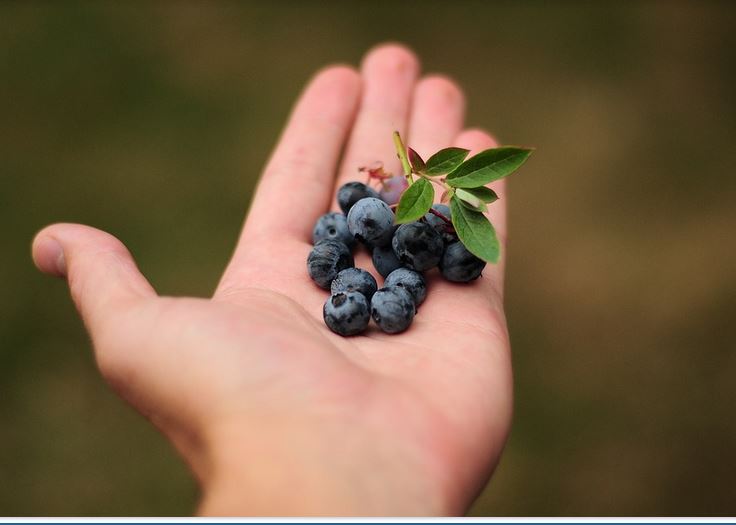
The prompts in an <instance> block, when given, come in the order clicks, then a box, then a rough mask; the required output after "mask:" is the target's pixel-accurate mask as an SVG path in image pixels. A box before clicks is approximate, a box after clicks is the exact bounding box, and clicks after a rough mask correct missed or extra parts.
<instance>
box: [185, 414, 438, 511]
mask: <svg viewBox="0 0 736 525" xmlns="http://www.w3.org/2000/svg"><path fill="white" fill-rule="evenodd" d="M314 428H315V425H304V427H299V426H293V427H291V428H275V427H273V426H271V425H258V426H253V427H250V429H249V430H250V431H246V430H245V429H242V428H240V427H238V426H223V427H219V428H218V429H217V431H216V432H214V433H213V438H212V441H211V446H210V447H209V450H210V451H211V454H210V455H209V457H210V460H209V467H208V469H207V475H206V476H204V477H203V478H202V491H203V495H202V501H201V504H200V508H199V514H200V515H220V516H235V515H255V516H268V515H271V516H272V515H281V516H324V515H333V516H356V515H357V516H366V515H436V514H447V513H448V512H447V511H448V509H447V507H446V506H445V505H444V500H443V498H442V495H441V494H438V493H437V491H434V490H433V487H431V486H430V480H431V479H432V478H433V477H432V476H429V475H424V476H423V475H418V474H419V472H420V470H419V469H417V465H416V464H415V462H414V459H413V458H411V457H408V454H401V453H399V451H398V450H395V449H394V448H393V447H392V446H391V443H386V444H385V445H383V446H382V445H381V444H379V443H376V442H375V441H374V442H372V443H370V444H368V445H367V444H365V443H356V442H355V441H356V440H355V438H352V437H351V438H348V437H347V436H354V435H355V434H356V433H355V432H346V431H345V430H344V429H340V428H334V429H333V430H332V431H327V430H326V429H325V425H321V426H319V428H320V431H319V433H318V434H317V433H315V432H314V430H313V429H314ZM361 439H366V440H367V439H370V436H368V435H366V436H365V437H362V438H361ZM367 450H370V451H371V457H366V456H365V451H367ZM374 451H375V453H374Z"/></svg>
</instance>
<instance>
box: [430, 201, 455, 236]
mask: <svg viewBox="0 0 736 525" xmlns="http://www.w3.org/2000/svg"><path fill="white" fill-rule="evenodd" d="M432 209H434V210H436V211H438V212H440V213H441V214H442V215H444V216H445V217H447V218H448V219H452V214H451V213H450V207H449V206H447V205H445V204H433V205H432ZM424 222H426V223H427V224H429V225H430V226H432V227H433V228H434V229H435V230H437V233H439V234H440V235H442V239H443V240H444V241H445V242H446V243H449V242H454V241H456V240H457V237H456V236H455V234H454V232H452V226H451V225H449V224H447V223H446V222H445V221H444V220H443V219H441V218H440V217H437V215H435V214H434V213H430V212H427V213H426V214H425V215H424Z"/></svg>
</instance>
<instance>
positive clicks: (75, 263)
mask: <svg viewBox="0 0 736 525" xmlns="http://www.w3.org/2000/svg"><path fill="white" fill-rule="evenodd" d="M418 69H419V67H418V63H417V60H416V58H415V57H414V56H413V55H412V54H411V53H410V52H409V51H408V50H406V49H405V48H403V47H400V46H396V45H384V46H381V47H378V48H376V49H374V50H373V51H372V52H370V53H369V54H368V55H367V56H366V58H365V59H364V62H363V66H362V70H361V72H360V73H357V72H355V71H354V70H352V69H351V68H348V67H344V66H335V67H331V68H328V69H326V70H324V71H322V72H320V73H319V74H318V75H316V76H315V78H314V79H313V80H312V81H311V83H310V84H309V86H308V87H307V88H306V89H305V91H304V93H303V94H302V96H301V98H300V100H299V102H298V103H297V105H296V107H295V109H294V111H293V114H292V116H291V118H290V121H289V123H288V125H287V127H286V129H285V131H284V134H283V136H282V137H281V140H280V142H279V144H278V146H277V148H276V150H275V152H274V154H273V156H272V158H271V160H270V161H269V163H268V166H267V167H266V169H265V172H264V175H263V177H262V180H261V182H260V185H259V187H258V191H257V194H256V197H255V199H254V201H253V204H252V206H251V210H250V213H249V216H248V219H247V221H246V223H245V226H244V228H243V232H242V234H241V238H240V240H239V242H238V245H237V247H236V249H235V252H234V254H233V257H232V260H231V262H230V264H229V265H228V268H227V269H226V271H225V273H224V275H223V277H222V280H221V282H220V285H219V286H218V289H217V291H216V292H215V294H214V296H213V298H212V299H208V300H205V299H195V298H166V297H158V296H157V295H156V294H155V292H154V291H153V289H152V288H151V286H150V285H149V284H148V283H147V281H146V280H145V278H144V277H143V276H142V275H141V274H140V273H139V272H138V270H137V268H136V266H135V263H134V262H133V260H132V258H131V256H130V254H129V253H128V251H127V250H126V249H125V247H124V246H123V245H122V244H121V243H120V242H119V241H117V240H116V239H115V238H113V237H112V236H110V235H108V234H106V233H103V232H101V231H99V230H95V229H92V228H89V227H86V226H80V225H70V224H57V225H54V226H50V227H48V228H46V229H44V230H43V231H42V232H40V233H39V234H38V236H37V237H36V240H35V241H34V259H35V261H36V264H37V265H38V266H39V268H41V269H42V270H44V271H47V272H49V273H56V274H59V275H65V276H67V278H68V280H69V285H70V288H71V292H72V296H73V298H74V300H75V302H76V304H77V306H78V308H79V310H80V313H81V315H82V317H83V318H84V320H85V323H86V325H87V327H88V329H89V331H90V333H91V335H92V338H93V342H94V346H95V353H96V357H97V361H98V364H99V367H100V369H101V371H102V373H103V374H104V375H105V377H106V378H107V379H108V381H109V382H110V383H111V384H112V386H113V387H114V388H115V389H116V391H118V392H119V393H120V394H121V395H122V396H123V397H124V398H126V399H127V400H128V401H130V402H131V403H132V404H133V405H134V406H135V407H136V408H138V409H139V410H140V411H141V412H142V413H143V414H144V415H146V416H147V417H148V418H149V419H151V421H153V422H154V423H155V424H156V425H157V426H158V427H159V428H160V429H161V430H162V431H163V432H164V434H165V435H167V436H168V437H169V438H170V439H171V440H172V441H173V443H174V444H175V445H176V447H177V448H178V449H179V451H180V452H181V453H182V455H183V456H184V458H185V459H186V460H187V461H188V463H189V464H190V465H191V466H192V468H193V470H194V472H195V474H196V475H197V477H198V478H199V479H200V481H201V483H202V486H203V489H204V493H205V497H204V502H203V506H202V508H201V511H202V512H204V513H217V514H246V513H247V514H343V515H346V514H460V513H463V512H464V511H465V510H466V509H467V506H468V505H469V503H470V502H471V501H472V499H473V497H474V496H475V495H476V494H477V492H478V491H479V490H480V488H482V486H483V483H484V481H485V480H486V479H487V477H488V476H489V475H490V473H491V471H492V468H493V467H494V466H495V464H496V462H497V460H498V457H499V455H500V452H501V449H502V447H503V444H504V441H505V439H506V435H507V432H508V428H509V422H510V416H511V401H512V394H511V389H512V387H511V366H510V355H509V345H508V336H507V332H506V323H505V319H504V314H503V304H502V292H503V290H502V288H503V261H502V262H501V263H500V264H499V265H496V266H490V265H489V266H488V267H487V268H486V270H485V271H484V274H483V276H482V278H480V279H479V280H477V281H475V282H473V283H472V284H469V285H458V284H452V283H448V282H446V281H444V280H442V279H440V278H437V276H436V275H434V274H433V273H432V272H430V273H429V274H428V276H427V278H428V287H429V294H428V297H427V300H426V302H425V303H423V304H422V306H421V308H420V311H419V313H418V315H417V316H416V318H415V319H414V323H413V324H412V326H411V328H410V329H409V330H408V331H406V332H404V333H402V334H399V335H386V334H383V333H381V332H380V331H378V330H377V328H375V327H374V326H371V327H370V328H369V330H368V331H367V332H365V333H364V335H361V336H357V337H351V338H343V337H340V336H337V335H335V334H333V333H332V332H330V331H329V329H328V328H327V327H326V326H325V325H324V322H323V321H322V305H323V304H324V302H325V300H326V298H327V293H326V292H325V291H324V290H321V289H319V288H318V287H317V286H316V285H314V283H313V282H312V281H311V280H310V279H309V277H308V276H307V272H306V265H305V261H306V257H307V255H308V253H309V250H310V248H311V244H310V233H311V228H312V226H313V224H314V222H315V221H316V219H317V217H318V216H319V215H321V214H322V213H324V212H325V211H327V210H328V208H330V206H332V207H334V206H335V205H334V202H333V200H332V199H333V196H334V194H335V190H336V188H337V187H339V186H340V185H341V184H343V183H344V182H346V181H348V180H352V179H355V178H356V176H357V175H358V172H357V168H358V167H359V166H362V165H367V164H370V163H372V162H374V161H376V160H381V161H383V162H384V165H385V167H386V168H387V169H388V170H390V171H394V172H398V171H399V169H400V168H399V166H398V161H397V159H396V156H395V153H394V152H393V144H392V141H391V132H392V131H393V130H394V129H398V130H399V131H401V132H402V134H403V135H404V136H405V137H407V143H408V144H409V145H411V146H412V147H413V148H414V149H416V150H417V151H418V152H419V153H420V154H422V155H427V154H431V153H433V152H434V151H436V150H438V149H440V148H442V147H447V146H450V145H456V146H461V147H465V148H467V149H471V150H472V151H478V150H482V149H486V148H488V147H492V146H493V145H494V142H493V140H492V139H491V138H490V136H488V135H487V134H486V133H484V132H482V131H478V130H465V131H463V129H462V126H463V110H464V108H463V97H462V93H461V92H460V90H459V89H458V88H457V87H456V86H455V85H454V84H453V83H452V82H451V81H449V80H447V79H445V78H443V77H439V76H428V77H425V78H424V79H422V80H420V81H417V77H418ZM343 148H345V149H344V155H343V156H342V163H341V167H340V168H339V169H338V160H339V158H340V153H341V151H343ZM335 173H337V177H336V176H335ZM494 189H495V190H496V192H497V193H499V195H500V196H501V199H500V200H499V201H498V202H496V203H494V204H493V205H492V207H491V208H492V210H493V211H492V213H491V219H492V221H493V222H494V225H495V226H496V228H497V230H498V231H499V235H500V237H501V239H502V240H503V239H504V237H505V209H504V206H505V199H504V195H503V185H502V184H497V185H494ZM356 266H358V267H362V268H366V269H369V270H372V265H371V264H370V258H369V256H368V255H367V254H366V253H358V254H357V256H356ZM379 282H380V281H379ZM284 484H288V485H287V486H285V485H284ZM284 491H288V492H289V493H290V496H289V498H288V503H284V501H283V500H282V498H281V497H280V495H281V494H283V493H284Z"/></svg>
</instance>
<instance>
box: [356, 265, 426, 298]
mask: <svg viewBox="0 0 736 525" xmlns="http://www.w3.org/2000/svg"><path fill="white" fill-rule="evenodd" d="M344 271H348V270H344ZM383 286H385V287H386V288H391V287H394V286H398V287H399V288H404V289H405V290H406V291H407V292H409V293H410V294H411V296H412V297H413V298H414V304H415V305H416V306H419V305H420V304H422V303H423V302H424V299H425V297H427V283H426V282H425V280H424V277H423V276H422V274H421V273H419V272H415V271H414V270H410V269H408V268H399V269H397V270H394V271H393V272H391V273H390V274H389V276H388V277H386V280H385V281H384V283H383Z"/></svg>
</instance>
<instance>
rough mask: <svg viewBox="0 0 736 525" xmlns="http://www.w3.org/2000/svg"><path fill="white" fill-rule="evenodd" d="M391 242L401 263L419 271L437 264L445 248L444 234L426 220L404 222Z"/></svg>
mask: <svg viewBox="0 0 736 525" xmlns="http://www.w3.org/2000/svg"><path fill="white" fill-rule="evenodd" d="M391 244H392V246H393V248H394V253H395V254H396V257H398V258H399V260H400V261H401V263H402V264H403V265H404V266H406V267H408V268H411V269H412V270H416V271H418V272H424V271H426V270H429V269H430V268H433V267H435V266H437V264H438V263H439V262H440V259H441V258H442V252H443V251H444V249H445V243H444V241H443V240H442V236H441V235H440V234H439V233H437V230H435V229H434V228H433V227H432V226H430V225H429V224H426V223H424V222H410V223H409V224H402V225H401V226H399V228H398V229H397V230H396V233H395V234H394V238H393V241H392V242H391Z"/></svg>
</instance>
